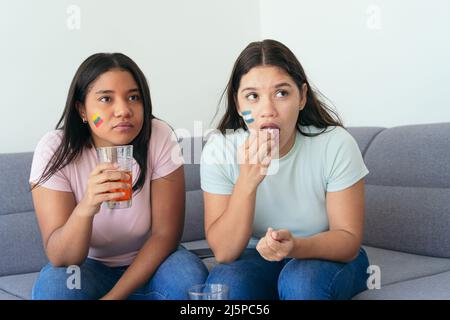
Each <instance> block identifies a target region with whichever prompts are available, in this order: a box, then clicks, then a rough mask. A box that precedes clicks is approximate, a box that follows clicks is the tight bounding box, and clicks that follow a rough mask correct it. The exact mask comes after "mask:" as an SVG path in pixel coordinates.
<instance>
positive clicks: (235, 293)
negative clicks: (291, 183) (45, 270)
mask: <svg viewBox="0 0 450 320" xmlns="http://www.w3.org/2000/svg"><path fill="white" fill-rule="evenodd" d="M368 266H369V261H368V259H367V255H366V252H365V251H364V249H362V248H361V249H360V251H359V254H358V257H356V258H355V259H354V260H353V261H351V262H349V263H339V262H334V261H328V260H316V259H284V260H282V261H279V262H270V261H267V260H265V259H263V258H262V257H261V256H260V254H259V253H258V251H256V249H246V250H245V251H244V253H243V254H242V255H241V257H240V258H239V259H238V260H236V261H234V262H232V263H229V264H219V265H217V266H215V267H214V268H213V269H212V270H211V271H210V273H209V276H208V278H207V280H206V282H207V283H224V284H226V285H228V286H229V298H230V299H232V300H253V299H262V300H277V299H282V300H329V299H339V300H341V299H351V298H352V297H353V296H354V295H356V294H358V293H359V292H361V291H363V290H365V289H367V284H366V281H367V278H368V276H369V274H367V273H366V271H367V267H368Z"/></svg>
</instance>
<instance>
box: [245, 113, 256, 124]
mask: <svg viewBox="0 0 450 320" xmlns="http://www.w3.org/2000/svg"><path fill="white" fill-rule="evenodd" d="M242 116H243V118H244V121H245V122H246V123H248V124H250V123H252V122H253V121H255V119H253V117H252V112H251V110H246V111H242Z"/></svg>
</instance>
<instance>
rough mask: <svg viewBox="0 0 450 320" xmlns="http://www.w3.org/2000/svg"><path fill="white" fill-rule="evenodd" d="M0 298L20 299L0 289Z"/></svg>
mask: <svg viewBox="0 0 450 320" xmlns="http://www.w3.org/2000/svg"><path fill="white" fill-rule="evenodd" d="M0 300H22V299H21V298H19V297H16V296H14V295H12V294H10V293H7V292H5V291H3V290H2V289H0Z"/></svg>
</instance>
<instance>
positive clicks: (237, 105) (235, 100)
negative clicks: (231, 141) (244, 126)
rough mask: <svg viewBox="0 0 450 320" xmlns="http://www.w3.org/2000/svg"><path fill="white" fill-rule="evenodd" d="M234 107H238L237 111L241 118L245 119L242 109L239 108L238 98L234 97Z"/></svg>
mask: <svg viewBox="0 0 450 320" xmlns="http://www.w3.org/2000/svg"><path fill="white" fill-rule="evenodd" d="M234 105H235V106H236V111H237V113H238V114H239V116H241V117H243V115H242V112H241V108H240V107H239V103H238V101H237V98H236V97H234Z"/></svg>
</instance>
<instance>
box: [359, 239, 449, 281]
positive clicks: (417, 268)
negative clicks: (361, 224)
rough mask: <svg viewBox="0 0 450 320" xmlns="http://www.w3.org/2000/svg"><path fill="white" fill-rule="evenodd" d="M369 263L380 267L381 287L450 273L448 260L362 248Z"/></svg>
mask: <svg viewBox="0 0 450 320" xmlns="http://www.w3.org/2000/svg"><path fill="white" fill-rule="evenodd" d="M363 247H364V249H365V250H366V252H367V256H368V257H369V263H370V264H371V265H376V266H379V267H380V272H381V274H380V276H381V279H380V280H381V286H382V287H383V286H386V285H390V284H393V283H398V282H401V281H407V280H411V279H415V278H418V277H426V276H430V275H434V274H438V273H441V272H446V271H450V259H444V258H434V257H427V256H422V255H416V254H409V253H403V252H398V251H392V250H385V249H380V248H375V247H368V246H363Z"/></svg>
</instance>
